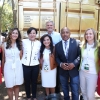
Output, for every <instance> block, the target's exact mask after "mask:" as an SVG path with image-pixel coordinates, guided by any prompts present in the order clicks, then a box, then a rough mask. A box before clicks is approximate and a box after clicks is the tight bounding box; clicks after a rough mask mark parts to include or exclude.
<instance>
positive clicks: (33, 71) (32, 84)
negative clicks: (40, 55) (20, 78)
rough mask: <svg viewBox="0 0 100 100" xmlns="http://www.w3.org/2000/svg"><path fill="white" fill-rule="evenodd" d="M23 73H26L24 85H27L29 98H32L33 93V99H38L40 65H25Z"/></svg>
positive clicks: (26, 89)
mask: <svg viewBox="0 0 100 100" xmlns="http://www.w3.org/2000/svg"><path fill="white" fill-rule="evenodd" d="M23 73H24V83H25V91H26V96H27V98H31V92H32V97H33V98H36V91H37V79H38V74H39V65H36V66H26V65H23Z"/></svg>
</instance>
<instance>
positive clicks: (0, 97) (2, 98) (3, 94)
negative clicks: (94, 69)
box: [0, 82, 100, 100]
mask: <svg viewBox="0 0 100 100" xmlns="http://www.w3.org/2000/svg"><path fill="white" fill-rule="evenodd" d="M37 89H38V90H37V100H44V98H45V95H44V88H42V87H41V84H38V88H37ZM70 95H71V93H70ZM61 97H62V100H63V93H62V92H61ZM95 97H96V100H100V96H98V95H97V93H95ZM0 100H8V96H7V91H6V87H5V83H4V82H3V83H2V84H1V85H0ZM19 100H27V99H26V95H25V90H24V85H21V86H20V92H19Z"/></svg>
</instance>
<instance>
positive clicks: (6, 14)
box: [0, 2, 13, 32]
mask: <svg viewBox="0 0 100 100" xmlns="http://www.w3.org/2000/svg"><path fill="white" fill-rule="evenodd" d="M0 11H2V12H0V13H2V15H1V22H0V24H1V29H0V30H2V31H3V32H4V31H5V30H7V29H10V28H11V27H12V26H13V12H12V7H11V5H10V4H9V3H7V2H4V5H3V9H2V6H1V7H0Z"/></svg>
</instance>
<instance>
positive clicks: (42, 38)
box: [40, 34, 53, 55]
mask: <svg viewBox="0 0 100 100" xmlns="http://www.w3.org/2000/svg"><path fill="white" fill-rule="evenodd" d="M45 37H49V39H50V51H51V54H52V53H53V42H52V38H51V36H49V35H48V34H45V35H43V36H42V37H41V39H40V41H41V48H40V55H42V54H43V51H44V49H45V45H44V44H43V41H44V38H45Z"/></svg>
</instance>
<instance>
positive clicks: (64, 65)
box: [55, 27, 81, 100]
mask: <svg viewBox="0 0 100 100" xmlns="http://www.w3.org/2000/svg"><path fill="white" fill-rule="evenodd" d="M70 34H71V33H70V30H69V28H67V27H64V28H62V29H61V37H62V40H61V41H60V42H59V43H57V44H56V45H55V53H56V62H57V63H58V66H60V68H59V78H60V83H61V86H62V90H63V93H64V100H70V96H69V79H70V87H71V92H72V100H79V72H78V68H79V64H80V54H81V53H80V46H79V42H78V41H76V40H75V39H73V38H70Z"/></svg>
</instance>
